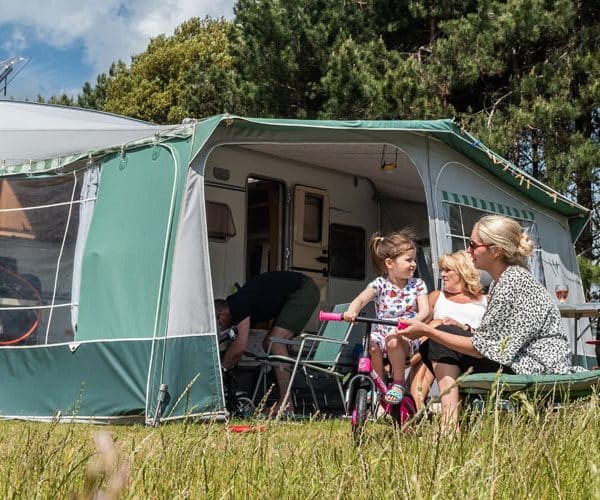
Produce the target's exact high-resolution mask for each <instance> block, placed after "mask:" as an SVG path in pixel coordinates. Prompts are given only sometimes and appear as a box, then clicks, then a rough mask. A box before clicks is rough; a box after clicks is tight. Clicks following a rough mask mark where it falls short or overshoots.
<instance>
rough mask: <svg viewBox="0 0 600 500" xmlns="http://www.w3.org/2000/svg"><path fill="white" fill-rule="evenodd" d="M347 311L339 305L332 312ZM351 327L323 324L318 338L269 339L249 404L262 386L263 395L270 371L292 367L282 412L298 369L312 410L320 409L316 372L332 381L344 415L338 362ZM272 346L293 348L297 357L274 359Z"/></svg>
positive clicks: (311, 336)
mask: <svg viewBox="0 0 600 500" xmlns="http://www.w3.org/2000/svg"><path fill="white" fill-rule="evenodd" d="M346 309H348V304H338V305H336V306H335V307H334V308H333V312H338V313H340V312H344V311H346ZM353 326H354V325H353V324H352V323H346V322H345V321H325V322H323V324H322V325H321V328H320V329H319V331H318V333H317V335H309V334H304V333H303V334H302V335H300V336H298V337H297V338H295V339H292V340H286V339H278V338H272V339H271V344H269V350H268V352H267V355H266V356H264V357H258V358H256V359H257V360H258V361H259V362H260V363H261V369H260V374H259V376H258V381H257V383H256V387H255V389H254V394H253V395H252V400H253V401H256V396H257V394H258V390H259V388H260V386H261V384H263V385H264V387H263V391H265V390H266V377H267V373H268V372H269V370H270V368H271V367H275V366H278V367H286V366H287V367H290V366H292V374H291V376H290V382H289V384H288V387H287V390H286V393H285V397H284V400H283V401H284V404H283V405H282V408H285V404H286V403H287V401H288V400H289V397H290V393H291V390H292V385H293V384H294V379H295V378H296V374H297V373H298V370H299V369H300V370H302V372H303V373H304V378H305V380H306V384H307V385H308V388H309V389H310V393H311V396H312V398H313V403H314V405H315V408H319V404H318V402H317V395H316V393H315V389H314V386H313V382H312V380H311V372H318V373H321V374H324V375H327V376H330V377H333V378H334V379H335V381H336V383H337V387H338V390H339V393H340V398H341V400H342V404H343V406H344V412H346V401H345V398H344V391H343V389H342V378H343V377H344V376H345V374H344V373H341V372H340V371H339V369H338V360H339V358H340V354H341V353H342V349H343V347H344V346H345V345H346V344H347V343H348V337H349V335H350V332H351V330H352V327H353ZM273 342H278V343H284V344H288V345H296V346H298V354H297V355H296V357H288V356H276V355H273V354H271V345H272V343H273Z"/></svg>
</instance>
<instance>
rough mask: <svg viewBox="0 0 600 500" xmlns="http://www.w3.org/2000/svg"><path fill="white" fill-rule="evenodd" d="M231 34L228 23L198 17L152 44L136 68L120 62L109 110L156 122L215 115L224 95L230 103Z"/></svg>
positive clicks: (109, 86)
mask: <svg viewBox="0 0 600 500" xmlns="http://www.w3.org/2000/svg"><path fill="white" fill-rule="evenodd" d="M228 30H229V23H227V22H226V21H225V20H211V19H208V18H206V19H204V20H200V19H198V18H192V19H190V20H188V21H186V22H184V23H183V24H182V25H181V26H179V27H178V28H177V29H176V30H175V33H174V34H173V36H170V37H168V36H165V35H160V36H158V37H156V38H154V39H152V40H151V41H150V44H149V45H148V48H147V49H146V51H145V52H144V53H142V54H138V55H136V56H134V57H132V61H131V67H129V68H128V67H127V66H126V65H125V64H124V63H121V62H120V63H118V64H117V66H116V67H115V68H114V69H113V73H114V74H113V75H112V76H111V77H110V78H109V79H108V82H106V88H105V89H104V88H103V89H102V92H101V96H102V95H104V94H105V96H106V97H105V100H104V104H103V109H104V110H106V111H110V112H113V113H118V114H123V115H127V116H131V117H134V118H139V119H142V120H147V121H152V122H155V123H176V122H180V121H181V120H182V119H183V118H185V117H188V116H190V115H196V116H198V114H199V113H203V114H204V113H206V114H212V113H214V112H215V111H217V108H221V107H222V106H221V102H222V101H220V99H222V98H223V96H226V97H225V98H223V99H224V102H227V99H230V97H229V94H228V92H226V91H225V89H226V87H227V86H228V85H229V83H228V80H229V81H230V80H231V78H229V77H228V75H227V73H228V71H229V67H230V65H231V56H229V55H228V53H227V43H228V42H227V32H228ZM192 81H193V82H194V83H192ZM205 83H207V85H206V84H205ZM190 84H191V86H190ZM199 88H200V89H202V91H201V92H198V89H199ZM92 100H93V99H92Z"/></svg>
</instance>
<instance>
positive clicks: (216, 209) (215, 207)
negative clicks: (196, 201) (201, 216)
mask: <svg viewBox="0 0 600 500" xmlns="http://www.w3.org/2000/svg"><path fill="white" fill-rule="evenodd" d="M206 226H207V229H208V237H209V238H210V239H211V240H217V241H227V240H228V239H229V238H231V237H233V236H235V225H234V224H233V215H232V214H231V208H229V206H228V205H226V204H225V203H217V202H214V201H207V202H206Z"/></svg>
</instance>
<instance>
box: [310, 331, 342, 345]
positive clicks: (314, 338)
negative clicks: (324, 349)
mask: <svg viewBox="0 0 600 500" xmlns="http://www.w3.org/2000/svg"><path fill="white" fill-rule="evenodd" d="M300 337H302V338H303V339H304V340H309V341H311V342H329V343H330V344H347V343H348V341H346V340H337V339H330V338H328V337H320V336H318V335H309V334H305V333H303V334H302V335H300Z"/></svg>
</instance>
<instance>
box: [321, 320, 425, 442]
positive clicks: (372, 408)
mask: <svg viewBox="0 0 600 500" xmlns="http://www.w3.org/2000/svg"><path fill="white" fill-rule="evenodd" d="M319 319H320V320H321V321H344V319H343V316H342V314H341V313H330V312H325V311H321V312H320V313H319ZM356 321H357V322H360V323H367V324H368V325H369V326H370V325H373V324H379V325H387V326H394V327H396V328H398V329H404V328H406V324H405V323H403V322H402V321H401V320H391V319H388V320H386V319H373V318H366V317H362V316H358V317H357V318H356ZM369 334H370V328H367V329H366V331H365V335H364V337H363V341H362V354H361V356H360V358H359V359H358V367H357V370H356V371H357V373H356V375H354V376H353V377H352V378H351V379H350V380H349V382H348V387H347V389H346V408H347V411H351V412H352V413H351V417H352V435H353V436H354V438H355V440H356V441H357V442H360V440H361V438H362V434H363V431H364V427H365V424H366V423H367V419H368V418H369V417H371V418H372V419H373V420H374V419H375V418H376V417H377V410H378V408H379V407H381V408H382V409H383V411H384V412H385V413H386V414H387V415H390V416H391V418H392V422H394V423H395V424H397V425H400V426H401V428H403V429H404V428H405V427H406V424H407V422H408V421H409V420H410V418H411V417H413V416H414V415H415V413H416V405H415V401H414V399H413V398H412V396H411V395H410V394H409V393H406V394H405V395H404V398H402V401H401V402H400V403H399V404H395V405H393V404H390V403H388V402H387V401H385V399H384V397H385V393H386V392H387V391H388V389H389V388H390V387H391V379H390V380H389V381H387V382H386V381H384V380H383V379H382V378H381V377H380V376H379V375H378V374H377V373H376V372H375V370H373V369H372V368H371V355H370V354H369ZM376 395H377V396H376Z"/></svg>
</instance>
